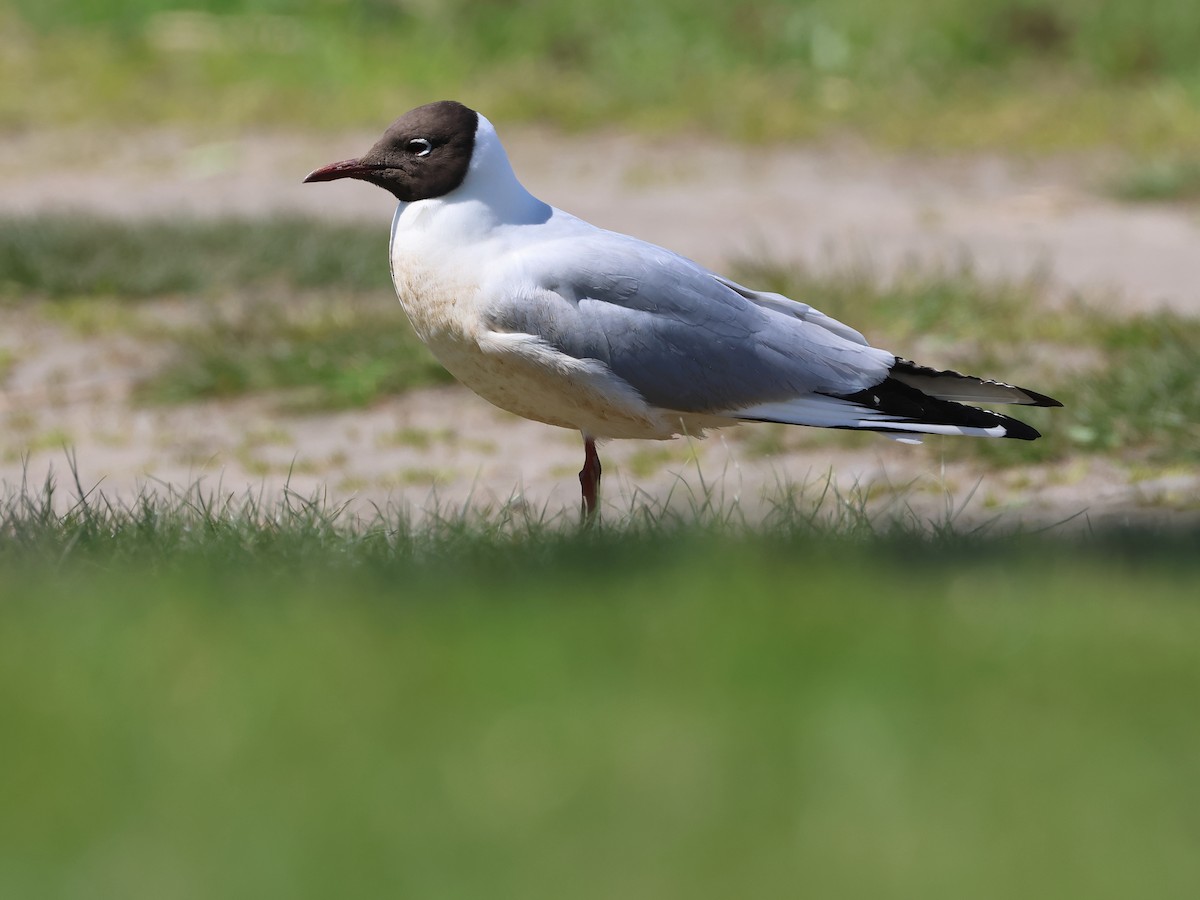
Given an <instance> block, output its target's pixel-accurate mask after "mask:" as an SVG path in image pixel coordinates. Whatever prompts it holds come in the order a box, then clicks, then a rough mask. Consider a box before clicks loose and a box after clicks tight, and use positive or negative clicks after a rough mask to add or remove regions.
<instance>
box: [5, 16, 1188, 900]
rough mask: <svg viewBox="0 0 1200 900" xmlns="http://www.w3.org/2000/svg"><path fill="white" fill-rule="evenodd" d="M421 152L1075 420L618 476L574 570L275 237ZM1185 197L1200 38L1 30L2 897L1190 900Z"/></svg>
mask: <svg viewBox="0 0 1200 900" xmlns="http://www.w3.org/2000/svg"><path fill="white" fill-rule="evenodd" d="M445 98H454V99H459V100H461V101H463V102H465V103H467V104H468V105H470V106H472V107H474V108H476V109H478V110H480V111H481V112H482V113H483V114H485V115H486V116H487V117H488V118H489V119H490V120H491V121H492V122H493V123H494V124H495V125H496V127H497V128H498V130H499V132H500V134H501V137H502V139H503V140H504V142H505V145H506V147H507V148H508V151H509V154H510V157H511V158H512V161H513V164H514V168H515V169H516V171H517V173H518V175H519V176H520V177H521V178H522V180H523V181H524V182H525V183H526V185H527V186H528V187H529V188H530V189H531V190H532V191H533V192H534V193H536V194H537V195H538V196H540V197H542V198H543V199H545V200H547V201H549V202H551V203H553V204H555V205H557V206H560V207H562V208H564V209H567V210H568V211H570V212H573V213H576V214H578V215H581V216H583V217H585V218H588V219H590V220H591V221H593V222H595V223H597V224H599V225H602V226H605V227H609V228H614V229H617V230H620V231H625V232H629V233H632V234H635V235H637V236H639V237H642V238H645V239H648V240H651V241H654V242H656V243H661V244H663V245H665V246H668V247H670V248H671V249H674V250H676V251H679V252H681V253H683V254H685V255H687V256H690V257H693V258H695V259H697V260H699V261H701V262H702V263H704V264H706V265H709V266H712V267H714V268H717V269H719V270H721V271H722V272H725V273H728V274H730V275H732V276H734V277H736V278H738V279H739V280H741V281H743V282H745V283H747V284H748V285H749V286H751V287H755V288H759V289H766V290H775V291H781V292H784V293H787V294H790V295H791V296H794V297H796V298H798V299H801V300H804V301H806V302H808V303H811V304H812V305H814V306H816V307H817V308H820V309H823V310H824V311H825V312H827V313H829V314H831V315H834V316H836V317H838V318H841V319H843V320H845V321H846V322H848V323H849V324H851V325H853V326H855V327H856V328H859V329H860V330H862V331H863V332H864V333H865V334H866V335H867V336H868V337H869V338H870V339H871V340H872V342H874V343H876V344H879V345H881V346H884V347H886V348H888V349H889V350H892V351H894V352H896V353H898V354H900V355H903V356H906V357H910V358H914V359H916V360H918V361H920V362H922V363H925V364H929V365H933V366H938V367H948V368H956V369H960V370H963V371H969V372H972V373H977V374H980V375H984V376H990V377H996V378H999V379H1002V380H1006V381H1013V382H1016V383H1019V384H1023V385H1027V386H1029V387H1031V388H1033V389H1036V390H1038V391H1041V392H1044V393H1047V394H1049V395H1051V396H1054V397H1057V398H1059V399H1061V400H1062V401H1063V402H1064V403H1065V407H1064V408H1063V409H1061V410H1033V411H1030V412H1029V413H1028V415H1024V414H1023V416H1022V417H1023V418H1028V420H1029V421H1030V422H1031V423H1033V424H1034V425H1035V426H1036V427H1038V428H1039V429H1040V430H1042V432H1043V434H1044V437H1043V438H1042V439H1041V440H1039V441H1037V442H1035V443H1032V444H1025V443H1023V442H1016V441H1003V442H999V441H967V440H959V441H954V440H951V439H940V438H933V439H930V440H927V441H926V443H925V444H924V445H923V446H921V447H915V448H914V447H902V446H899V445H896V444H894V443H892V442H890V441H885V440H882V439H879V438H877V437H873V436H869V435H841V434H835V433H830V432H821V431H818V430H811V431H806V430H804V429H798V428H796V429H787V428H783V427H773V426H761V427H748V428H742V429H738V430H734V431H729V432H727V433H726V434H724V435H722V436H719V437H714V438H710V439H709V440H707V441H704V442H687V441H676V442H671V443H652V442H617V443H614V444H612V445H609V446H607V447H605V448H604V449H603V451H602V452H603V454H604V460H605V479H606V480H605V497H604V500H605V515H606V518H607V522H608V525H607V526H606V527H605V528H603V529H600V530H598V532H597V533H592V532H580V531H578V530H577V529H575V528H574V522H575V521H576V518H575V517H576V512H577V503H578V487H577V482H576V479H575V472H576V471H577V470H578V468H579V465H580V463H581V459H580V451H579V439H578V436H577V435H575V434H572V433H567V432H565V431H561V430H558V429H552V428H549V427H548V426H543V425H539V424H536V423H530V422H525V421H521V420H517V419H515V418H514V417H511V416H509V415H507V414H505V413H502V412H500V411H498V410H494V409H491V408H490V407H488V406H487V405H486V404H485V403H483V401H481V400H478V399H477V398H475V397H474V396H472V395H470V394H469V393H468V392H466V391H464V390H462V389H460V388H458V387H457V386H455V385H454V384H452V383H451V382H450V379H449V378H448V377H447V376H446V374H445V373H444V372H443V371H442V370H441V369H440V367H439V366H437V364H436V363H435V362H434V361H433V360H432V358H431V357H430V356H429V355H428V354H427V352H426V351H425V350H424V348H423V347H422V346H421V345H420V343H419V342H418V341H417V340H416V339H415V338H414V336H413V335H412V333H411V331H410V330H409V328H408V325H407V323H406V321H405V320H404V317H403V313H402V311H401V309H400V306H399V304H398V303H397V302H396V300H395V296H394V293H393V292H392V288H391V285H390V283H389V279H388V266H387V238H388V223H389V221H390V216H391V212H392V206H393V204H392V201H391V200H390V198H389V197H388V195H386V194H385V193H384V192H382V191H379V190H377V189H374V188H371V187H369V186H367V185H364V184H361V183H345V182H342V183H337V184H330V185H325V184H318V185H302V184H301V180H302V179H303V177H304V175H305V174H307V173H308V172H309V171H311V170H312V169H314V168H316V167H318V166H321V165H324V164H326V163H329V162H331V161H334V160H338V159H344V158H347V157H350V156H354V155H358V154H360V153H362V152H363V151H364V150H365V149H366V148H367V147H368V146H370V144H371V143H373V142H374V140H375V139H376V137H377V136H378V134H379V133H380V132H381V131H382V130H383V128H385V127H386V125H387V124H388V123H389V122H391V121H392V120H393V119H394V118H396V117H397V116H399V115H400V114H401V113H403V112H404V111H405V110H407V109H408V108H410V107H412V106H415V105H418V104H421V103H425V102H429V101H432V100H437V99H445ZM1198 154H1200V6H1197V4H1196V3H1195V2H1193V0H1143V2H1141V3H1112V2H1104V0H1058V2H1053V0H909V2H905V3H893V2H888V0H836V2H835V0H813V2H803V0H791V2H783V0H777V2H771V0H742V2H726V0H636V2H635V0H588V2H572V0H538V2H518V0H483V2H466V0H447V2H439V0H408V2H403V0H370V2H359V3H356V2H350V0H308V2H293V3H285V2H269V0H262V2H238V0H194V2H164V0H0V483H2V485H0V486H2V490H0V721H3V722H4V723H5V724H4V728H3V730H4V736H3V737H2V738H0V896H4V897H89V898H95V897H121V898H131V897H147V898H149V897H153V898H156V900H161V898H191V897H196V898H209V897H230V898H234V897H243V896H244V897H251V896H253V897H264V896H268V897H269V896H280V897H289V898H297V897H329V896H331V895H338V894H342V895H351V896H395V895H403V896H419V897H480V896H520V897H526V898H530V897H538V896H546V897H564V896H569V897H593V896H594V897H614V896H620V897H655V898H664V897H675V896H678V897H688V898H698V897H710V896H711V897H727V896H731V895H746V894H749V895H752V896H756V897H769V896H781V897H782V896H795V895H796V894H798V893H802V892H805V891H807V892H809V893H813V892H816V893H818V894H826V895H832V896H839V897H858V896H861V897H872V898H877V897H881V896H900V897H920V898H922V900H928V898H934V897H948V898H950V897H954V898H961V897H990V896H995V897H998V898H1012V897H1014V896H1021V897H1041V896H1045V897H1054V898H1062V897H1067V896H1087V897H1090V898H1102V897H1114V898H1115V897H1128V896H1131V895H1135V894H1139V895H1152V896H1155V897H1159V898H1167V897H1175V896H1178V897H1189V898H1190V897H1194V896H1196V892H1197V886H1198V885H1200V870H1198V868H1197V866H1198V863H1197V856H1196V854H1195V846H1196V840H1197V837H1200V824H1198V823H1197V819H1196V813H1195V810H1196V809H1197V808H1198V802H1200V797H1198V796H1197V785H1200V780H1198V779H1197V778H1196V777H1195V775H1196V771H1195V770H1196V759H1198V758H1200V731H1198V726H1197V724H1196V722H1197V719H1196V717H1195V715H1194V713H1193V711H1192V706H1194V698H1195V697H1196V695H1197V690H1198V689H1200V652H1197V650H1198V649H1200V648H1197V646H1196V637H1195V636H1196V634H1197V633H1198V632H1197V628H1196V626H1197V624H1198V623H1197V622H1196V621H1195V620H1196V615H1197V613H1196V608H1195V598H1196V597H1197V596H1200V590H1198V589H1197V588H1198V587H1200V574H1198V573H1197V563H1198V561H1200V556H1198V555H1197V553H1196V546H1197V544H1196V540H1195V536H1196V525H1197V522H1198V521H1200V469H1198V465H1200V378H1197V377H1196V376H1197V364H1196V348H1197V347H1200V287H1198V286H1197V285H1198V284H1200V279H1198V278H1197V275H1198V274H1200V155H1198ZM1012 444H1019V446H1016V447H1014V446H1010V445H1012ZM1114 529H1118V530H1115V531H1114ZM1014 530H1016V531H1017V532H1019V533H1020V534H1019V536H1018V537H1016V538H1010V537H1008V535H1009V533H1010V532H1012V531H1014Z"/></svg>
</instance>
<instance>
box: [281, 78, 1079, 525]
mask: <svg viewBox="0 0 1200 900" xmlns="http://www.w3.org/2000/svg"><path fill="white" fill-rule="evenodd" d="M342 178H351V179H357V180H359V181H364V182H367V183H369V184H372V185H376V186H378V187H381V188H383V189H384V190H386V191H388V192H389V193H391V194H392V195H393V196H394V197H395V198H396V201H397V206H396V212H395V216H394V217H393V219H392V230H391V241H390V263H391V275H392V282H393V284H394V286H395V289H396V293H397V296H398V297H399V299H400V302H401V304H402V305H403V307H404V310H405V312H406V313H407V315H408V318H409V320H410V321H411V323H412V327H413V330H414V331H415V332H416V334H417V335H418V337H420V338H421V340H422V341H424V342H425V344H426V345H428V347H429V349H430V350H431V351H432V353H433V355H434V356H435V357H436V358H437V359H438V361H439V362H440V363H441V364H442V365H443V366H444V367H445V368H446V369H447V370H448V371H449V372H450V373H451V374H452V375H453V376H455V378H457V379H458V380H459V381H460V382H462V383H463V384H464V385H466V386H467V387H469V388H471V389H472V390H473V391H474V392H475V393H476V394H478V395H479V396H481V397H483V398H484V399H485V400H488V401H489V402H491V403H492V404H494V405H496V406H498V407H500V408H501V409H505V410H508V411H509V412H512V413H516V414H517V415H519V416H523V417H525V418H528V419H533V420H535V421H538V422H544V423H546V424H549V425H556V426H560V427H563V428H569V429H574V430H576V431H578V432H580V434H581V435H582V437H583V445H584V464H583V468H582V469H581V470H580V472H579V483H580V489H581V493H582V504H581V513H582V516H583V518H584V520H585V521H589V522H590V521H591V520H592V519H593V517H595V516H596V515H597V513H598V509H599V502H600V478H601V474H602V468H601V464H600V457H599V454H598V453H597V450H596V442H597V441H602V440H607V439H612V438H634V439H651V440H666V439H670V438H674V437H678V436H681V435H686V436H690V437H702V436H703V435H704V434H705V433H706V432H708V431H709V430H711V429H716V428H722V427H726V426H731V425H738V424H742V423H747V422H779V423H786V424H789V425H809V426H817V427H822V428H841V429H854V430H866V431H875V432H881V433H883V434H885V435H887V436H889V437H892V438H894V439H896V440H900V441H904V442H908V443H919V442H920V438H919V437H918V435H921V434H950V435H968V436H975V437H988V438H1014V439H1017V440H1026V441H1029V440H1034V439H1036V438H1038V437H1040V434H1039V433H1038V431H1037V430H1035V429H1034V428H1032V427H1031V426H1029V425H1027V424H1025V423H1024V422H1022V421H1020V420H1018V419H1015V418H1011V417H1009V416H1006V415H1003V414H1001V413H997V412H993V411H991V410H987V409H982V408H979V407H977V406H975V405H974V404H977V403H986V404H1018V405H1027V406H1043V407H1050V406H1061V405H1062V404H1061V403H1060V402H1059V401H1057V400H1054V399H1053V398H1051V397H1048V396H1046V395H1044V394H1040V393H1037V392H1035V391H1032V390H1029V389H1027V388H1022V387H1017V386H1016V385H1012V384H1007V383H1004V382H1001V381H995V380H990V379H983V378H977V377H975V376H972V375H964V374H962V373H960V372H956V371H951V370H945V369H936V368H932V367H929V366H924V365H919V364H917V363H915V362H913V361H911V360H909V359H906V358H903V357H900V356H897V355H895V354H893V353H891V352H889V351H887V350H883V349H879V348H877V347H873V346H871V345H870V344H869V343H868V342H867V340H866V338H864V337H863V335H862V334H861V333H860V332H858V331H856V330H855V329H854V328H852V327H850V326H848V325H845V324H843V323H842V322H840V321H838V320H837V319H834V318H833V317H831V316H828V315H825V314H824V313H822V312H821V311H820V310H817V309H815V308H813V307H812V306H810V305H808V304H807V303H804V302H803V301H800V300H794V299H791V298H789V297H785V296H783V295H781V294H777V293H770V292H765V291H756V290H753V289H751V288H748V287H745V286H743V285H741V284H739V283H738V282H736V281H734V280H733V279H730V278H727V277H725V276H723V275H720V274H717V273H716V272H714V271H711V270H709V269H708V268H705V267H704V266H702V265H700V264H698V263H696V262H693V261H692V260H690V259H687V258H686V257H684V256H681V255H679V254H677V253H674V252H672V251H670V250H667V249H665V248H663V247H659V246H657V245H655V244H651V243H648V242H646V241H642V240H639V239H638V238H636V237H632V236H630V235H626V234H621V233H619V232H614V231H608V230H605V229H603V228H599V227H597V226H595V225H592V224H590V223H588V222H586V221H584V220H583V219H580V218H577V217H576V216H573V215H571V214H570V213H567V212H564V211H563V210H561V209H557V208H555V207H553V206H551V205H549V204H547V203H545V202H543V201H541V200H539V199H538V198H536V197H534V196H533V195H532V194H531V193H530V192H529V191H527V190H526V189H525V187H524V186H523V185H522V184H521V182H520V181H519V180H518V179H517V176H516V174H515V173H514V171H513V167H512V164H511V162H510V161H509V158H508V154H507V153H506V151H505V149H504V146H503V145H502V144H501V142H500V138H499V136H498V134H497V132H496V129H495V127H494V126H493V125H492V123H491V122H489V121H488V119H487V118H486V117H484V116H483V115H482V114H480V113H479V112H477V111H475V110H473V109H470V108H469V107H467V106H465V105H463V104H462V103H459V102H457V101H454V100H442V101H438V102H436V103H429V104H426V105H424V106H419V107H417V108H415V109H412V110H410V111H408V112H406V113H404V115H402V116H400V118H398V119H396V120H395V121H394V122H393V123H392V124H391V125H390V126H389V127H388V128H387V130H386V131H384V133H383V136H382V137H381V138H380V139H379V140H378V141H377V142H376V143H375V145H374V146H372V147H371V148H370V149H369V150H368V151H367V152H366V153H365V154H364V155H362V156H360V157H356V158H353V159H346V160H342V161H341V162H335V163H331V164H329V165H326V166H323V167H321V168H318V169H316V170H314V171H313V172H311V173H309V175H308V176H307V177H305V179H304V182H305V183H309V182H326V181H334V180H337V179H342Z"/></svg>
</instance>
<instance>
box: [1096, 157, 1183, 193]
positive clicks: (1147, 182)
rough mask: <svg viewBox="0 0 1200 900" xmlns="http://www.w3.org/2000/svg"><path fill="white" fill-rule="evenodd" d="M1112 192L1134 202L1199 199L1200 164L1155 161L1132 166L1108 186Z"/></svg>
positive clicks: (1170, 160) (1176, 160)
mask: <svg viewBox="0 0 1200 900" xmlns="http://www.w3.org/2000/svg"><path fill="white" fill-rule="evenodd" d="M1108 188H1109V193H1111V194H1112V195H1113V196H1114V197H1116V198H1117V199H1119V200H1127V201H1129V202H1132V203H1151V202H1164V201H1194V200H1197V199H1200V162H1197V161H1196V160H1192V159H1161V158H1160V159H1155V160H1150V161H1146V160H1143V161H1140V162H1135V163H1132V164H1130V165H1129V166H1128V167H1127V168H1126V169H1125V170H1124V171H1122V172H1121V173H1119V174H1118V175H1117V176H1115V177H1114V178H1113V179H1112V180H1111V181H1110V183H1109V185H1108Z"/></svg>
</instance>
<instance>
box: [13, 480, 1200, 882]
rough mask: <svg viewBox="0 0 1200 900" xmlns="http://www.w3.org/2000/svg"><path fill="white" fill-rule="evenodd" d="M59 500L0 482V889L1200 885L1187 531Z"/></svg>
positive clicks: (1192, 569) (1199, 738)
mask: <svg viewBox="0 0 1200 900" xmlns="http://www.w3.org/2000/svg"><path fill="white" fill-rule="evenodd" d="M46 499H47V498H46V497H45V496H44V495H43V496H39V495H38V494H37V492H32V493H27V494H25V495H24V496H23V497H21V498H17V499H16V500H10V502H9V503H8V504H7V505H5V506H4V507H3V509H0V620H2V626H3V627H0V719H2V720H3V721H4V722H5V738H4V740H3V742H2V743H0V797H3V801H4V802H3V803H0V895H3V896H6V897H41V896H45V897H51V896H64V897H71V896H88V897H92V898H107V897H112V898H117V897H119V898H122V900H132V898H141V897H145V898H155V900H159V898H166V897H169V898H197V900H199V898H210V897H224V898H239V897H247V898H248V897H264V896H269V897H289V898H305V897H313V898H325V897H330V896H419V897H430V898H432V897H481V896H489V897H494V896H520V897H526V898H537V897H554V898H560V897H563V896H570V897H579V898H589V897H596V898H610V897H615V896H620V897H654V898H670V897H680V898H682V897H687V898H704V897H714V898H716V897H730V896H754V897H794V896H796V895H797V894H798V893H816V894H820V895H827V896H839V897H849V898H853V897H864V898H866V897H870V898H876V897H880V896H887V897H913V898H917V897H920V898H937V897H945V898H960V897H964V896H970V897H974V898H992V897H994V898H1003V900H1008V898H1011V897H1014V896H1020V897H1046V898H1061V897H1066V896H1087V897H1092V898H1105V897H1112V898H1118V897H1120V898H1123V897H1129V896H1154V897H1157V898H1171V897H1180V898H1183V897H1191V896H1194V895H1195V891H1196V889H1197V888H1198V887H1200V862H1198V858H1197V856H1196V854H1195V852H1194V850H1195V836H1196V828H1197V823H1196V817H1195V810H1196V808H1197V804H1198V803H1200V793H1198V791H1200V788H1198V783H1197V781H1196V779H1195V778H1194V777H1193V775H1194V771H1195V760H1196V759H1197V757H1198V755H1200V724H1198V720H1197V718H1196V717H1195V716H1194V715H1192V707H1193V705H1194V703H1193V701H1194V697H1195V696H1196V693H1197V691H1198V690H1200V638H1198V637H1197V636H1198V635H1200V607H1197V604H1196V597H1197V591H1196V587H1197V584H1198V583H1200V563H1198V561H1197V557H1196V556H1195V554H1194V552H1193V548H1194V538H1195V535H1194V534H1192V535H1188V534H1175V535H1172V534H1141V535H1138V534H1121V535H1118V534H1113V535H1094V536H1091V537H1089V538H1076V539H1068V538H1065V537H1062V536H1059V537H1055V536H1054V535H1053V534H1051V535H1040V536H1028V537H1026V538H1020V537H1016V538H1013V537H1008V538H1004V537H995V538H992V539H988V538H986V537H984V536H980V535H978V534H976V535H959V534H955V533H954V532H953V529H946V530H941V531H938V532H936V533H935V534H934V536H932V537H930V536H928V535H926V536H924V537H922V536H921V535H919V534H917V533H915V532H913V531H911V530H909V529H905V528H899V529H898V530H885V531H871V530H870V529H869V528H866V526H867V525H868V523H867V522H865V520H861V519H857V518H854V517H851V518H850V519H848V520H843V521H842V523H841V525H840V526H838V527H834V528H831V527H830V526H828V525H821V524H817V523H814V522H812V521H809V520H807V519H806V518H805V516H804V513H803V511H802V509H800V508H798V509H795V510H792V512H793V513H795V514H796V515H795V516H793V517H792V518H790V519H789V518H787V516H786V515H785V517H784V519H783V520H781V521H779V522H777V523H776V527H773V528H771V529H769V530H767V531H765V532H750V533H747V532H744V531H741V530H739V529H737V528H733V527H730V525H729V523H725V524H719V523H718V524H710V525H705V524H703V522H699V523H691V524H689V523H687V522H683V523H679V522H675V523H672V522H670V521H668V520H666V519H663V518H657V517H651V518H642V519H634V520H631V521H629V522H625V523H622V524H621V525H620V526H619V527H616V528H613V527H606V528H603V529H600V530H598V531H594V532H586V531H583V532H581V531H578V530H576V529H575V528H572V527H569V526H564V525H562V524H561V523H559V524H558V525H554V524H552V523H551V524H546V523H537V522H532V523H531V522H528V521H526V522H524V523H522V522H521V521H512V520H509V521H508V522H507V524H506V523H505V521H504V520H503V519H502V518H494V519H492V520H481V521H478V522H474V523H472V522H467V521H465V520H456V519H454V518H453V517H451V518H448V519H444V520H443V521H442V522H441V523H440V524H435V525H433V526H431V527H428V528H425V529H421V530H412V529H411V528H409V527H408V526H406V524H405V523H404V521H403V520H402V519H398V518H389V517H388V516H387V515H384V516H382V517H381V518H380V519H378V520H377V521H374V522H370V523H366V524H365V527H364V526H363V524H362V523H360V524H359V525H358V526H353V527H345V526H344V525H341V524H339V522H338V520H337V517H336V515H334V514H331V513H329V512H328V511H326V510H324V509H322V508H321V507H320V505H319V504H313V503H305V502H296V501H293V502H290V503H286V504H283V505H281V506H280V507H278V508H264V507H262V506H261V505H259V506H255V505H254V504H253V503H250V504H249V505H242V506H238V505H237V504H234V505H232V506H231V505H227V504H225V503H223V502H221V501H220V500H219V499H217V500H213V499H211V498H210V500H208V501H206V500H204V498H203V497H202V496H200V495H198V494H193V495H190V496H189V497H188V498H186V500H184V501H182V502H181V501H179V500H176V501H171V502H163V501H157V500H154V499H153V498H150V497H148V496H144V497H143V498H142V499H141V501H140V502H139V503H138V504H135V505H134V506H133V507H132V508H130V509H124V510H113V509H112V508H111V507H108V506H106V503H105V501H104V500H103V498H101V497H99V496H98V495H95V494H93V495H89V496H88V497H87V498H86V499H85V500H84V501H82V502H80V503H78V504H77V505H76V506H75V507H74V508H73V509H72V511H71V512H70V513H68V514H66V515H65V516H63V515H58V514H54V513H53V512H51V511H50V510H49V507H48V506H47V505H46V503H45V502H44V501H46ZM780 512H781V513H784V514H786V513H787V512H788V510H786V509H782V508H781V509H780ZM864 529H866V530H864Z"/></svg>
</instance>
